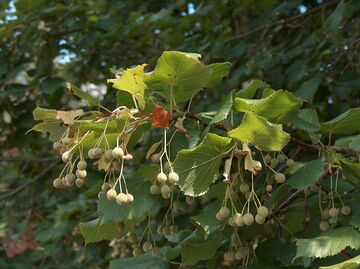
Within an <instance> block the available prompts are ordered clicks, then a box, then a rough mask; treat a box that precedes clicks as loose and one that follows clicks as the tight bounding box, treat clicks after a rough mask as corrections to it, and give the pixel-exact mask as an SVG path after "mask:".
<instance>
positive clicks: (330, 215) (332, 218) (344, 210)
mask: <svg viewBox="0 0 360 269" xmlns="http://www.w3.org/2000/svg"><path fill="white" fill-rule="evenodd" d="M340 213H341V214H342V215H344V216H348V215H350V214H351V208H350V207H349V206H347V205H343V206H342V207H341V208H336V207H331V208H325V209H324V211H323V218H324V219H323V220H321V221H320V224H319V228H320V230H321V231H323V232H325V231H327V230H328V229H329V228H330V223H336V222H337V219H338V217H339V214H340Z"/></svg>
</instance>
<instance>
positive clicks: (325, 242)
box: [295, 227, 360, 258]
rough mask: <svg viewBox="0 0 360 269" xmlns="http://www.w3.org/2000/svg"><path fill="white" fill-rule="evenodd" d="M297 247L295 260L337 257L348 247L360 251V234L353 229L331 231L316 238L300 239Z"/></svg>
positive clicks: (343, 228) (342, 228)
mask: <svg viewBox="0 0 360 269" xmlns="http://www.w3.org/2000/svg"><path fill="white" fill-rule="evenodd" d="M296 246H297V251H296V256H295V258H297V257H314V258H324V257H328V256H333V255H336V254H338V253H339V252H341V251H342V250H344V249H345V248H347V247H349V248H352V249H355V250H357V249H360V232H359V230H358V229H354V228H353V227H341V228H337V229H331V230H329V231H326V232H323V233H322V234H320V235H319V236H317V237H315V238H309V239H298V241H297V242H296Z"/></svg>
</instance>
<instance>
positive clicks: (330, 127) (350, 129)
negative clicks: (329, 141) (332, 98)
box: [320, 108, 360, 134]
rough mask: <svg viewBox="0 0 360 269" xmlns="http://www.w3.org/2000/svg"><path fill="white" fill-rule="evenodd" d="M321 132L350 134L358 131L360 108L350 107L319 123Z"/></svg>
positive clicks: (359, 128) (359, 127)
mask: <svg viewBox="0 0 360 269" xmlns="http://www.w3.org/2000/svg"><path fill="white" fill-rule="evenodd" d="M320 131H321V133H332V134H351V133H354V132H358V131H360V108H351V109H349V110H348V111H346V112H345V113H343V114H341V115H339V116H337V117H336V118H334V119H332V120H329V121H327V122H323V123H321V129H320Z"/></svg>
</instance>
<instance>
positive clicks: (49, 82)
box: [40, 77, 66, 95]
mask: <svg viewBox="0 0 360 269" xmlns="http://www.w3.org/2000/svg"><path fill="white" fill-rule="evenodd" d="M65 84H66V83H65V80H63V79H62V78H58V77H54V78H46V79H44V80H43V81H42V82H41V84H40V89H41V91H42V92H43V93H45V94H49V95H51V94H54V92H55V91H56V90H57V89H60V88H62V87H65Z"/></svg>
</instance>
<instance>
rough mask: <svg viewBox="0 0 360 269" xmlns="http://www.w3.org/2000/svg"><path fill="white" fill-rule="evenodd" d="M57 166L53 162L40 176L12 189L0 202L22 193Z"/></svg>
mask: <svg viewBox="0 0 360 269" xmlns="http://www.w3.org/2000/svg"><path fill="white" fill-rule="evenodd" d="M57 165H58V162H55V163H53V164H51V165H49V166H48V167H47V168H45V169H44V170H43V171H42V172H41V173H40V174H38V175H37V176H36V177H34V178H33V179H32V180H30V181H28V182H26V183H24V184H23V185H21V186H19V187H18V188H16V189H13V190H12V191H10V192H8V193H6V194H4V195H2V196H0V201H1V200H4V199H6V198H9V197H11V196H13V195H15V194H17V193H18V192H21V191H23V190H24V189H26V188H27V187H28V186H30V185H31V184H33V183H34V182H35V181H37V180H39V179H41V178H42V177H44V176H45V175H46V174H47V173H48V172H49V171H50V170H51V169H53V168H54V167H55V166H57Z"/></svg>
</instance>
